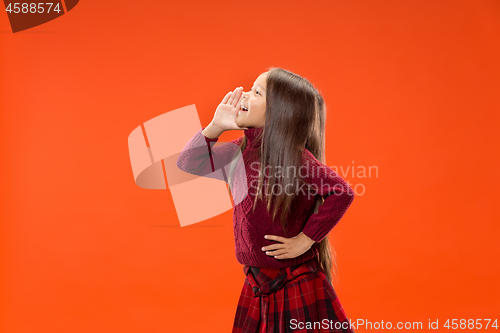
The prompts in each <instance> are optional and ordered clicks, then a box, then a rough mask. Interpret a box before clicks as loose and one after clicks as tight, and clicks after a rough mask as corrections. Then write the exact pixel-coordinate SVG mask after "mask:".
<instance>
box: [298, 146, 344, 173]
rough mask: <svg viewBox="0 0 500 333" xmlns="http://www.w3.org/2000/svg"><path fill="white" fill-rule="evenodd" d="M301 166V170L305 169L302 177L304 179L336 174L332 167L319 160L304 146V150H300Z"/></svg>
mask: <svg viewBox="0 0 500 333" xmlns="http://www.w3.org/2000/svg"><path fill="white" fill-rule="evenodd" d="M301 168H302V169H303V171H306V170H307V172H306V174H305V177H304V178H306V179H313V178H328V177H337V176H338V175H337V173H336V172H335V171H334V170H333V169H332V168H330V167H329V166H327V165H326V164H324V163H322V162H321V161H319V160H318V159H317V158H316V157H315V156H314V155H313V153H311V152H310V151H309V150H308V149H307V148H304V150H303V151H302V164H301Z"/></svg>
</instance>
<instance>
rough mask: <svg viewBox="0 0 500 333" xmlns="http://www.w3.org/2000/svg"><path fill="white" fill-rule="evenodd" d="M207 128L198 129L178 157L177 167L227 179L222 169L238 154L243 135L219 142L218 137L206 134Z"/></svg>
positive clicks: (193, 172)
mask: <svg viewBox="0 0 500 333" xmlns="http://www.w3.org/2000/svg"><path fill="white" fill-rule="evenodd" d="M207 128H209V127H208V126H207V127H206V128H205V127H204V128H201V129H200V130H198V131H197V132H196V133H195V134H194V136H193V137H192V138H191V139H190V140H189V141H188V143H187V144H186V146H185V147H184V149H183V150H182V151H181V153H180V154H179V156H178V158H177V167H178V168H179V169H181V170H182V171H184V172H187V173H190V174H194V175H198V176H207V177H210V178H216V179H220V180H224V181H226V177H225V173H223V172H222V170H221V169H228V167H229V164H230V163H231V161H232V159H233V157H236V156H237V155H236V153H237V151H238V150H239V149H240V147H239V145H240V143H241V141H242V140H243V137H240V138H238V139H236V140H232V141H229V142H226V143H223V144H219V143H217V141H218V140H219V138H218V137H215V138H214V137H212V138H210V137H207V136H205V135H204V132H205V129H207ZM216 143H217V144H216ZM240 156H241V155H240Z"/></svg>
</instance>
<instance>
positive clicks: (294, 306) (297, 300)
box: [232, 258, 354, 333]
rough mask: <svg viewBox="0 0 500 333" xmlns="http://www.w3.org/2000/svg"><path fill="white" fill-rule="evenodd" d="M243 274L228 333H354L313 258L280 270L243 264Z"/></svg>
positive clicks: (331, 287) (335, 295)
mask: <svg viewBox="0 0 500 333" xmlns="http://www.w3.org/2000/svg"><path fill="white" fill-rule="evenodd" d="M243 271H244V272H245V275H246V279H245V282H244V284H243V289H242V291H241V295H240V299H239V301H238V307H237V310H236V317H235V319H234V324H233V331H232V333H257V332H259V333H285V332H294V333H299V332H304V333H305V332H307V333H310V332H321V333H322V332H348V333H354V330H353V329H352V327H350V326H349V320H348V319H347V316H346V314H345V311H344V309H343V308H342V305H341V304H340V302H339V299H338V297H337V294H336V293H335V290H334V289H333V286H332V284H331V283H330V281H329V280H328V278H327V277H326V274H325V272H324V270H323V269H322V268H321V267H320V266H319V263H318V259H317V258H313V259H311V260H309V261H307V262H305V263H303V264H300V265H296V266H292V267H287V268H281V269H270V268H260V267H252V266H246V265H245V266H244V267H243Z"/></svg>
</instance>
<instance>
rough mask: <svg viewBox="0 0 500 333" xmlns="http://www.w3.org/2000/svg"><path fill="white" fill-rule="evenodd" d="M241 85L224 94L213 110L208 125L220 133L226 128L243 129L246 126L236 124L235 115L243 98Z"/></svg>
mask: <svg viewBox="0 0 500 333" xmlns="http://www.w3.org/2000/svg"><path fill="white" fill-rule="evenodd" d="M242 92H243V87H238V88H236V89H234V91H230V92H228V93H227V94H226V96H224V98H223V99H222V102H221V103H220V104H219V106H218V107H217V109H216V110H215V114H214V118H213V119H212V121H211V123H210V126H212V128H214V129H216V130H218V131H220V133H222V132H224V131H227V130H242V129H243V130H244V129H247V127H239V126H238V125H237V124H236V117H237V116H238V111H239V110H240V104H241V101H242V100H243V94H242Z"/></svg>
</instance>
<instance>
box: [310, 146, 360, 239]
mask: <svg viewBox="0 0 500 333" xmlns="http://www.w3.org/2000/svg"><path fill="white" fill-rule="evenodd" d="M303 163H304V164H305V165H306V166H307V170H308V173H307V175H306V176H305V177H304V179H305V180H306V181H307V183H308V184H310V185H311V190H312V191H314V192H316V193H317V194H318V195H320V196H322V197H323V198H324V202H323V204H322V205H320V206H319V207H318V212H317V213H314V214H312V215H311V217H310V218H309V220H308V221H307V223H306V225H305V226H304V228H303V229H302V232H303V233H304V234H305V235H306V236H307V237H309V238H310V239H312V240H313V241H315V242H317V243H319V242H321V241H322V240H323V238H325V236H326V235H327V234H328V233H329V232H330V231H331V230H332V229H333V227H335V225H337V223H338V222H339V221H340V219H341V218H342V217H343V216H344V214H345V213H346V211H347V209H348V208H349V206H350V205H351V203H352V201H353V200H354V197H355V195H354V190H353V189H352V188H351V187H350V186H349V184H348V183H347V182H346V181H345V180H344V179H342V178H341V177H340V176H339V175H338V174H337V173H336V172H335V171H333V170H332V169H331V168H330V167H328V166H326V165H325V164H323V163H321V162H319V161H318V160H317V159H316V158H315V157H314V156H313V155H312V153H311V152H309V151H308V150H307V149H304V154H303ZM304 164H303V165H304Z"/></svg>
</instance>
